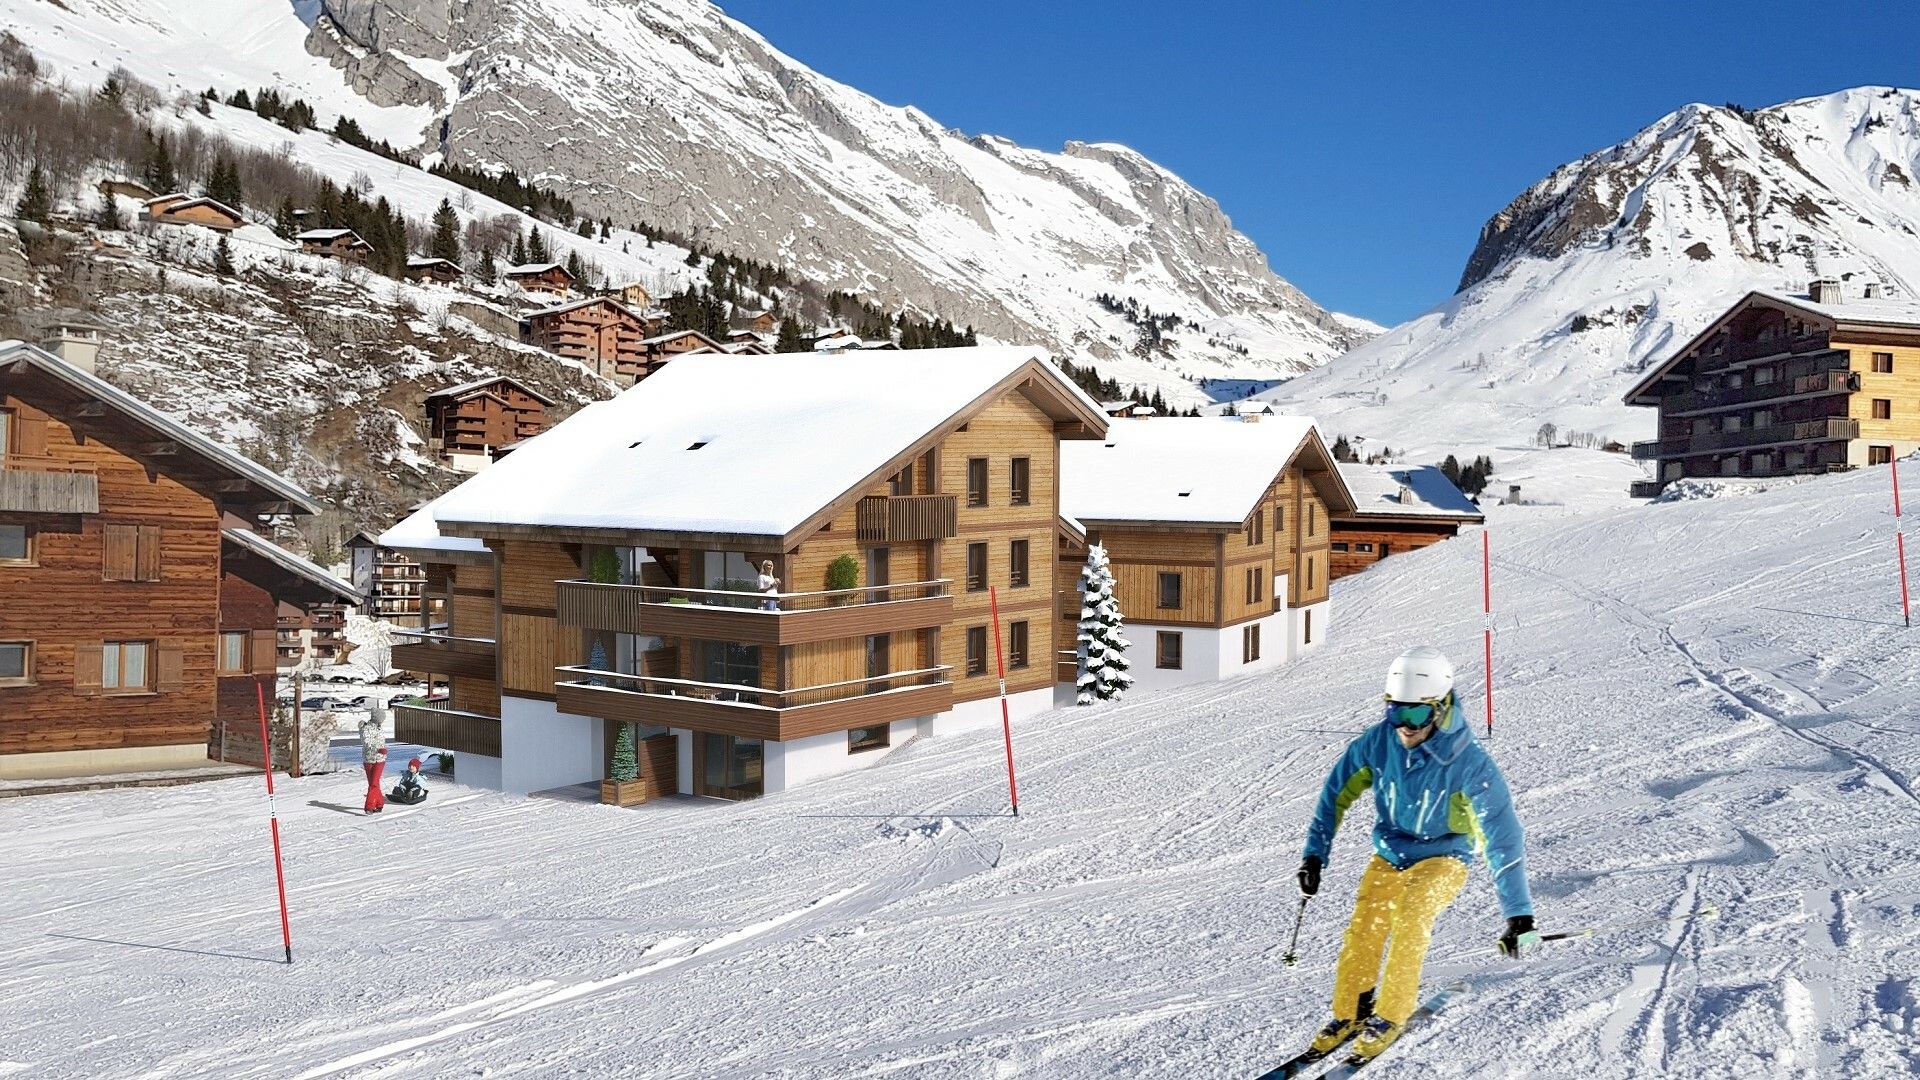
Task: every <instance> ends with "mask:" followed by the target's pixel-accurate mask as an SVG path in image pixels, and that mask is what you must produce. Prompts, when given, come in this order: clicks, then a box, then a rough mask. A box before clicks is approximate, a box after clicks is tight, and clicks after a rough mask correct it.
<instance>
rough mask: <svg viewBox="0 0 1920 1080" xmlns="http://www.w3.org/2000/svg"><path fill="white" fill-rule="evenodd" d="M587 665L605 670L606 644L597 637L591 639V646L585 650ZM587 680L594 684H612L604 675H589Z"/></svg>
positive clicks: (597, 669)
mask: <svg viewBox="0 0 1920 1080" xmlns="http://www.w3.org/2000/svg"><path fill="white" fill-rule="evenodd" d="M587 666H588V667H590V668H592V669H593V670H595V671H605V670H607V646H606V644H605V643H603V642H602V641H601V640H600V639H599V638H594V639H593V648H591V649H589V650H588V651H587ZM589 681H591V682H592V683H593V685H595V686H610V685H612V682H611V680H609V679H608V678H607V677H606V676H604V675H594V676H590V677H589Z"/></svg>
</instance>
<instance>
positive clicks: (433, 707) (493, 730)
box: [393, 650, 500, 760]
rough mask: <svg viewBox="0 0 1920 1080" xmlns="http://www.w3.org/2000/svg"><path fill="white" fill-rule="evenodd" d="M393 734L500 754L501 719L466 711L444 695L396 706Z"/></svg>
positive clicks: (484, 754) (457, 749) (467, 751)
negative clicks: (443, 696)
mask: <svg viewBox="0 0 1920 1080" xmlns="http://www.w3.org/2000/svg"><path fill="white" fill-rule="evenodd" d="M396 651H397V650H396ZM393 737H394V738H395V739H396V740H398V741H400V742H410V743H418V744H420V745H421V746H432V747H437V748H439V749H441V750H451V751H453V752H454V753H455V754H456V755H459V754H478V755H480V756H482V757H499V756H500V718H499V717H497V716H485V715H483V714H481V713H470V712H462V711H461V710H459V709H456V708H454V707H453V706H452V704H451V703H450V702H448V701H447V700H445V699H444V698H432V699H427V700H422V701H411V702H407V703H406V704H400V705H395V706H394V707H393ZM456 760H457V758H456Z"/></svg>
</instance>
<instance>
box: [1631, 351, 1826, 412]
mask: <svg viewBox="0 0 1920 1080" xmlns="http://www.w3.org/2000/svg"><path fill="white" fill-rule="evenodd" d="M1858 389H1860V378H1859V376H1858V375H1856V374H1854V373H1853V372H1852V371H1850V370H1848V368H1847V358H1846V354H1845V353H1841V354H1838V355H1837V356H1835V357H1829V358H1823V359H1821V360H1820V361H1818V362H1817V363H1811V364H1810V363H1793V364H1788V365H1787V370H1786V372H1785V374H1784V377H1782V378H1779V379H1775V380H1773V381H1772V382H1764V383H1754V382H1748V383H1746V384H1745V385H1742V386H1735V387H1724V386H1716V387H1709V388H1707V389H1704V390H1693V391H1689V392H1687V393H1684V394H1674V395H1671V396H1669V397H1668V398H1667V399H1666V400H1665V401H1663V402H1662V403H1661V404H1662V406H1663V407H1662V409H1661V413H1662V415H1665V416H1694V415H1700V414H1704V413H1712V412H1720V411H1724V410H1728V409H1743V408H1752V407H1755V406H1759V405H1767V404H1773V403H1776V402H1786V401H1797V400H1800V399H1802V398H1813V397H1825V396H1827V395H1831V394H1849V393H1852V392H1854V391H1856V390H1858Z"/></svg>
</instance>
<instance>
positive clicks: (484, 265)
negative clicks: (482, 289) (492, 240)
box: [477, 247, 500, 285]
mask: <svg viewBox="0 0 1920 1080" xmlns="http://www.w3.org/2000/svg"><path fill="white" fill-rule="evenodd" d="M477 273H478V274H479V277H480V283H481V284H483V285H491V284H493V283H494V282H495V281H496V280H498V279H499V277H500V270H499V268H498V267H496V266H495V265H494V262H493V248H491V247H485V248H481V249H480V269H479V270H478V271H477Z"/></svg>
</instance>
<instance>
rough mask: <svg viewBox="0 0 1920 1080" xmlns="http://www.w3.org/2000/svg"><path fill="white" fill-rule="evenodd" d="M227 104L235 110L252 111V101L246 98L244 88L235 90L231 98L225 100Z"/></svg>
mask: <svg viewBox="0 0 1920 1080" xmlns="http://www.w3.org/2000/svg"><path fill="white" fill-rule="evenodd" d="M227 104H229V105H231V106H233V107H234V108H236V109H246V110H247V111H248V112H252V111H253V99H252V98H250V97H248V96H247V91H246V88H245V87H242V88H241V89H239V90H235V91H234V92H233V96H232V97H230V98H228V99H227Z"/></svg>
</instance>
